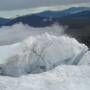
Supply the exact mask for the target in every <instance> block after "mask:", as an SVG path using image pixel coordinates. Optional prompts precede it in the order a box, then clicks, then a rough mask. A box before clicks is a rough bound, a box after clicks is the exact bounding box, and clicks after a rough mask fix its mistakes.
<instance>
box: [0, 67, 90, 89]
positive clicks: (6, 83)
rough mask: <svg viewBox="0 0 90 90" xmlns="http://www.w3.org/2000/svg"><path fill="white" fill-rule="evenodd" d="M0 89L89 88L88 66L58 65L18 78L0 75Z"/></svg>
mask: <svg viewBox="0 0 90 90" xmlns="http://www.w3.org/2000/svg"><path fill="white" fill-rule="evenodd" d="M0 90H90V67H89V66H58V67H56V68H55V69H53V70H50V71H48V72H44V73H41V74H35V75H33V74H30V75H27V76H21V77H18V78H11V77H3V76H0Z"/></svg>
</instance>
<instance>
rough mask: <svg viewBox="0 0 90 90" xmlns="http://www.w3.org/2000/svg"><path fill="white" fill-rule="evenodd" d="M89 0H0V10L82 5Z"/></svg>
mask: <svg viewBox="0 0 90 90" xmlns="http://www.w3.org/2000/svg"><path fill="white" fill-rule="evenodd" d="M84 2H90V0H0V10H12V9H22V8H30V7H36V6H49V5H57V4H58V5H59V4H60V5H62V4H71V3H84Z"/></svg>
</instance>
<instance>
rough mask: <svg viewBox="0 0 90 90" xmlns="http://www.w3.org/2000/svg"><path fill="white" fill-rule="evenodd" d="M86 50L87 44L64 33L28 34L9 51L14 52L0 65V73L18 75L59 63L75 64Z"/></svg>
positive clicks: (39, 70)
mask: <svg viewBox="0 0 90 90" xmlns="http://www.w3.org/2000/svg"><path fill="white" fill-rule="evenodd" d="M8 47H9V46H8ZM10 47H11V46H10ZM10 47H9V48H10ZM14 51H15V52H14ZM87 51H88V47H87V46H85V45H84V44H80V43H79V42H78V41H77V40H75V39H74V38H70V37H68V36H65V35H62V36H54V35H50V34H48V33H45V34H42V35H37V36H34V37H33V36H30V37H29V38H27V39H25V40H24V41H23V42H21V43H19V44H18V45H17V46H15V49H14V50H12V51H11V52H14V54H13V55H12V56H11V57H8V58H7V59H5V60H6V63H4V64H2V65H1V74H2V75H8V76H20V75H23V74H29V73H30V74H32V73H41V72H45V71H48V70H51V69H53V68H55V67H56V66H59V65H77V64H78V63H79V62H80V60H81V58H82V57H83V55H84V54H85V53H86V52H87ZM8 52H9V51H8ZM5 60H4V61H5Z"/></svg>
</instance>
